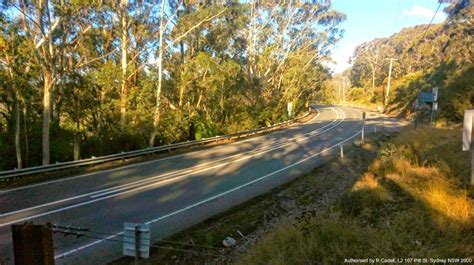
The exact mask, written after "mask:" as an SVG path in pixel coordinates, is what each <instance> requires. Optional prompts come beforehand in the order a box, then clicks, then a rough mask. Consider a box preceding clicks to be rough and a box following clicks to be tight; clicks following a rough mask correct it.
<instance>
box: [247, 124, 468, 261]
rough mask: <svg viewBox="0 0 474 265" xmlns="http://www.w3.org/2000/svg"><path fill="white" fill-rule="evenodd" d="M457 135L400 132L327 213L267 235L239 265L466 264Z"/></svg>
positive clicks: (463, 177) (463, 166)
mask: <svg viewBox="0 0 474 265" xmlns="http://www.w3.org/2000/svg"><path fill="white" fill-rule="evenodd" d="M460 136H461V133H460V131H459V130H458V129H439V128H419V129H417V130H416V131H415V130H404V131H402V132H401V133H400V134H399V135H398V136H397V137H395V138H394V139H393V140H392V141H390V142H388V143H386V144H385V145H384V147H383V148H382V149H381V150H380V154H379V156H378V157H377V158H376V159H374V160H373V161H372V163H371V165H370V166H369V167H368V169H367V171H366V172H365V173H363V174H362V175H361V177H360V178H359V180H358V181H356V182H355V183H354V185H353V186H352V188H351V189H350V190H349V191H348V192H347V193H346V194H345V195H344V196H343V197H342V198H341V199H340V201H339V202H338V203H337V204H336V205H334V207H333V208H332V209H331V210H329V211H327V212H325V213H322V214H321V215H319V216H312V217H311V218H306V219H305V218H303V220H302V221H301V222H299V223H296V224H293V225H285V226H282V227H280V228H279V229H277V230H276V231H274V232H272V233H270V234H269V235H267V236H266V237H265V238H264V239H263V240H262V241H261V243H259V244H258V245H257V246H256V247H255V249H254V250H253V251H254V252H256V254H253V255H247V256H245V257H244V258H245V262H264V263H267V264H268V263H271V264H288V263H287V262H286V263H285V261H287V260H288V259H293V260H297V259H299V258H300V259H301V258H303V259H306V261H318V262H322V263H323V264H337V263H342V262H344V258H371V257H372V258H376V257H385V256H386V257H390V256H397V257H424V258H449V257H468V258H469V257H470V258H474V254H473V253H474V244H473V242H474V233H473V231H474V202H473V199H472V193H471V194H470V193H469V191H468V190H467V189H466V187H467V179H468V177H469V175H468V172H469V170H470V169H469V161H468V154H467V153H463V152H461V150H460V149H461V145H460ZM471 192H472V190H471ZM315 207H317V206H315ZM262 257H263V258H262ZM282 257H285V259H286V260H285V259H282ZM245 262H244V263H245ZM244 263H242V264H244ZM297 263H298V264H300V263H304V262H297Z"/></svg>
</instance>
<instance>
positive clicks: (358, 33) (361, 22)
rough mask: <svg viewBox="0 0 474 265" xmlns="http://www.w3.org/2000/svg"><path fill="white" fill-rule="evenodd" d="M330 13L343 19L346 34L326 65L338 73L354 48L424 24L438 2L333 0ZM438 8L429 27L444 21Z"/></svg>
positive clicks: (442, 13) (426, 0)
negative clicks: (337, 14)
mask: <svg viewBox="0 0 474 265" xmlns="http://www.w3.org/2000/svg"><path fill="white" fill-rule="evenodd" d="M332 5H333V7H334V9H336V10H338V11H341V12H343V13H345V14H346V15H347V20H346V21H345V22H343V24H342V28H344V29H345V30H346V32H345V34H344V38H343V39H342V40H341V41H340V42H339V43H338V44H337V46H336V47H335V48H334V49H333V53H332V56H333V60H335V61H336V63H337V64H336V65H330V66H331V68H332V69H333V70H334V71H335V72H336V73H340V72H342V71H343V70H344V69H346V68H347V67H349V64H348V63H347V61H348V59H349V57H350V56H351V55H352V53H353V51H354V49H355V47H356V46H357V45H359V44H361V43H363V42H366V41H369V40H372V39H374V38H380V37H388V36H390V35H392V34H393V33H395V32H398V31H400V30H401V29H402V28H405V27H411V26H415V25H419V24H428V23H430V21H431V18H432V17H433V15H434V13H435V11H436V8H437V7H438V0H333V1H332ZM445 6H446V4H442V5H441V8H440V10H439V11H438V13H437V15H436V17H435V19H434V21H433V23H440V22H442V21H444V19H445V18H446V15H445V14H444V12H443V9H444V7H445Z"/></svg>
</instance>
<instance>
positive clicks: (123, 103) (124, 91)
mask: <svg viewBox="0 0 474 265" xmlns="http://www.w3.org/2000/svg"><path fill="white" fill-rule="evenodd" d="M120 5H121V6H120V8H121V13H122V14H121V24H122V25H121V27H122V40H121V49H122V59H121V63H122V84H121V88H120V125H121V126H122V127H124V126H125V122H126V115H127V101H128V99H127V97H128V87H127V45H128V43H127V42H128V35H127V31H128V30H127V5H128V0H121V3H120Z"/></svg>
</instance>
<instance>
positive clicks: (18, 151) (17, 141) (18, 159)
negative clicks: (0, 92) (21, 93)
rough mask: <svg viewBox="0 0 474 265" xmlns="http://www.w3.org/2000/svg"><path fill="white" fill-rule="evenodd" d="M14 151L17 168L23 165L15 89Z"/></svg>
mask: <svg viewBox="0 0 474 265" xmlns="http://www.w3.org/2000/svg"><path fill="white" fill-rule="evenodd" d="M15 151H16V164H17V168H18V169H20V168H22V167H23V163H22V159H21V146H20V103H19V102H18V91H15Z"/></svg>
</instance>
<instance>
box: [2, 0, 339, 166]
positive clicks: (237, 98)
mask: <svg viewBox="0 0 474 265" xmlns="http://www.w3.org/2000/svg"><path fill="white" fill-rule="evenodd" d="M0 8H1V9H0V24H1V28H2V31H1V32H0V146H1V148H0V149H1V150H0V156H1V157H0V169H12V168H14V167H17V168H21V167H25V166H33V165H40V164H48V163H51V162H56V161H66V160H72V159H80V158H85V157H90V156H92V155H94V156H98V155H104V154H110V153H114V152H120V151H127V150H132V149H137V148H143V147H146V146H150V145H160V144H165V143H172V142H178V141H184V140H190V139H198V138H202V137H208V136H212V135H216V134H220V133H232V132H236V131H240V130H243V129H249V128H254V127H258V126H262V125H268V124H270V123H274V122H278V121H281V120H285V119H287V118H288V117H287V113H286V105H287V103H288V102H292V103H293V106H294V111H295V112H298V111H301V110H303V109H304V108H305V107H306V106H307V104H308V103H309V102H310V101H311V100H312V99H313V98H314V97H315V96H316V95H317V94H318V93H319V92H320V91H321V88H322V87H323V86H324V83H325V81H326V80H328V79H329V78H330V72H329V70H328V69H327V68H326V67H325V66H324V64H323V62H324V61H326V60H328V59H329V50H330V48H331V46H332V45H334V44H335V43H336V42H337V41H338V39H340V38H341V37H342V33H343V32H342V30H341V29H340V28H339V24H340V22H341V21H343V20H344V19H345V16H344V14H342V13H340V12H337V11H335V10H334V9H332V7H331V5H330V1H276V2H268V1H187V0H186V1H182V2H180V1H171V0H170V1H168V0H167V1H165V0H163V1H152V0H141V1H134V0H120V1H83V0H61V1H52V0H32V1H25V0H7V1H3V2H2V4H1V6H0Z"/></svg>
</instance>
